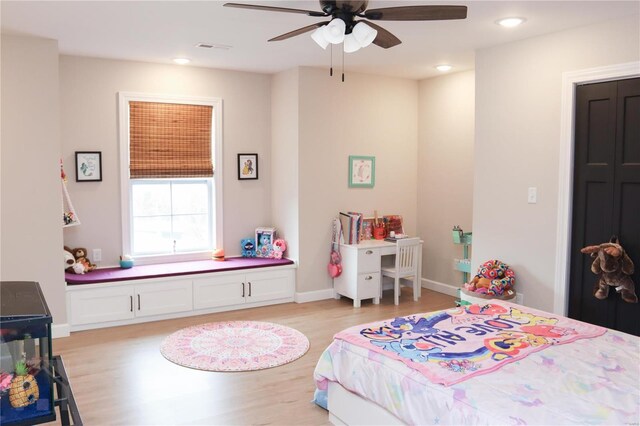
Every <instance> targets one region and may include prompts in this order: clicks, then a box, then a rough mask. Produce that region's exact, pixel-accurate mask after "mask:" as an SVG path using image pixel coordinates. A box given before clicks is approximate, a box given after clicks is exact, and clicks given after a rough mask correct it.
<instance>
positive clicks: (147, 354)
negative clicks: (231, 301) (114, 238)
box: [53, 289, 454, 425]
mask: <svg viewBox="0 0 640 426" xmlns="http://www.w3.org/2000/svg"><path fill="white" fill-rule="evenodd" d="M453 305H454V298H453V297H450V296H447V295H444V294H441V293H436V292H432V291H429V290H423V291H422V298H421V299H420V301H419V302H414V301H413V297H412V295H411V289H406V290H403V294H402V297H401V301H400V305H399V306H395V305H394V304H393V294H392V292H385V294H384V298H383V299H382V302H381V303H380V305H373V304H372V303H371V301H365V302H363V303H362V307H361V308H360V309H354V308H353V305H352V302H351V300H350V299H346V298H342V299H340V300H334V299H331V300H323V301H319V302H312V303H303V304H297V303H288V304H282V305H275V306H268V307H262V308H254V309H246V310H241V311H233V312H222V313H217V314H210V315H202V316H196V317H189V318H181V319H175V320H166V321H157V322H152V323H145V324H137V325H130V326H123V327H113V328H107V329H100V330H90V331H82V332H76V333H72V334H71V336H70V337H66V338H60V339H55V340H54V341H53V353H54V354H55V355H62V358H63V360H64V363H65V367H66V370H67V373H68V375H69V380H70V382H71V386H72V388H73V391H74V394H75V397H76V401H77V403H78V406H79V409H80V413H81V415H82V418H83V421H84V423H85V425H111V424H113V425H116V424H119V425H167V424H171V425H177V424H188V425H214V424H215V425H249V424H251V425H286V424H296V425H302V424H305V425H326V424H329V423H328V419H327V412H326V411H325V410H323V409H321V408H319V407H317V406H316V405H315V404H313V403H312V402H311V400H312V397H313V392H314V389H315V386H314V382H313V370H314V368H315V365H316V362H317V360H318V358H319V356H320V354H321V353H322V351H323V350H324V349H325V348H326V347H327V346H328V345H329V344H330V343H331V339H332V337H333V335H334V334H335V333H336V332H338V331H340V330H342V329H344V328H347V327H350V326H352V325H357V324H360V323H366V322H370V321H375V320H379V319H385V318H391V317H393V316H397V315H408V314H410V313H417V312H428V311H432V310H437V309H444V308H447V307H452V306H453ZM228 320H255V321H270V322H275V323H278V324H283V325H287V326H289V327H293V328H295V329H297V330H300V331H301V332H302V333H304V334H305V335H306V336H307V338H308V339H309V342H310V348H309V352H307V353H306V354H305V355H304V356H303V357H302V358H300V359H298V360H296V361H294V362H292V363H290V364H286V365H283V366H280V367H276V368H271V369H267V370H260V371H253V372H234V373H216V372H206V371H197V370H192V369H189V368H185V367H180V366H178V365H175V364H173V363H171V362H169V361H167V360H166V359H165V358H164V357H163V356H162V355H161V354H160V351H159V346H160V343H161V342H162V340H163V339H164V338H165V337H166V336H167V335H169V334H171V333H173V332H174V331H177V330H179V329H181V328H184V327H187V326H191V325H196V324H202V323H205V322H214V321H228Z"/></svg>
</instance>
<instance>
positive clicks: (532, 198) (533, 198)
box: [527, 186, 538, 204]
mask: <svg viewBox="0 0 640 426" xmlns="http://www.w3.org/2000/svg"><path fill="white" fill-rule="evenodd" d="M527 202H528V203H529V204H535V203H537V202H538V188H536V187H535V186H530V187H529V191H528V192H527Z"/></svg>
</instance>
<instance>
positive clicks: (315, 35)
mask: <svg viewBox="0 0 640 426" xmlns="http://www.w3.org/2000/svg"><path fill="white" fill-rule="evenodd" d="M311 38H312V39H313V41H315V42H316V43H317V44H318V46H320V47H322V48H323V49H326V48H327V46H328V45H329V42H328V41H327V39H326V38H325V37H324V28H323V27H320V28H318V29H317V30H315V31H314V32H312V33H311Z"/></svg>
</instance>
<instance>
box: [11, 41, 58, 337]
mask: <svg viewBox="0 0 640 426" xmlns="http://www.w3.org/2000/svg"><path fill="white" fill-rule="evenodd" d="M1 63H2V70H1V72H2V83H1V84H2V134H1V137H2V145H1V152H0V155H1V166H2V168H1V172H0V179H1V181H2V182H1V194H2V197H1V209H0V215H1V217H0V222H1V229H0V235H2V243H1V246H0V250H1V253H0V254H1V255H0V259H1V262H0V279H2V280H4V281H38V282H39V283H40V286H41V288H42V291H43V293H44V296H45V298H46V300H47V304H48V306H49V309H50V310H51V314H52V315H53V320H54V323H55V324H56V325H62V324H64V323H66V321H67V312H66V304H65V293H64V285H65V284H64V272H63V271H64V268H63V262H62V192H61V186H60V185H61V184H60V182H61V181H60V151H61V150H60V130H59V129H60V127H59V114H58V113H59V93H58V43H57V42H56V41H54V40H44V39H38V38H27V37H18V36H5V35H3V36H2V62H1Z"/></svg>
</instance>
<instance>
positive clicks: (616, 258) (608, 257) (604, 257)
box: [580, 236, 638, 303]
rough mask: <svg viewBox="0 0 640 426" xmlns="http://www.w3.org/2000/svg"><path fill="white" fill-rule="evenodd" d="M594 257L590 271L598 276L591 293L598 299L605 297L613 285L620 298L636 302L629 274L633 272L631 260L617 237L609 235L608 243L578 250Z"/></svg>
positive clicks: (636, 298) (636, 297) (633, 285)
mask: <svg viewBox="0 0 640 426" xmlns="http://www.w3.org/2000/svg"><path fill="white" fill-rule="evenodd" d="M580 251H581V252H582V253H585V254H590V255H591V257H593V258H594V260H593V263H592V264H591V272H593V273H594V274H596V275H597V276H598V281H597V282H596V284H595V286H594V288H593V295H594V296H595V297H596V298H598V299H606V298H607V296H608V295H609V288H610V287H614V288H615V289H616V291H617V292H618V293H620V296H621V297H622V300H624V301H625V302H628V303H638V296H636V293H635V284H634V283H633V280H632V279H631V277H630V275H632V274H633V271H634V266H633V261H632V260H631V258H630V257H629V256H628V255H627V253H626V252H625V251H624V248H622V246H621V245H620V242H619V240H618V237H615V236H614V237H611V240H610V241H609V242H608V243H603V244H600V245H597V246H587V247H585V248H583V249H581V250H580Z"/></svg>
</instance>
